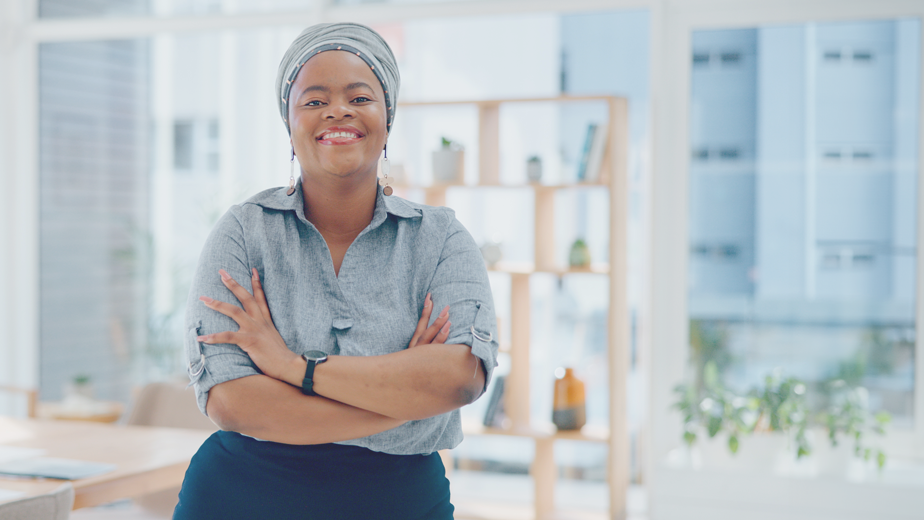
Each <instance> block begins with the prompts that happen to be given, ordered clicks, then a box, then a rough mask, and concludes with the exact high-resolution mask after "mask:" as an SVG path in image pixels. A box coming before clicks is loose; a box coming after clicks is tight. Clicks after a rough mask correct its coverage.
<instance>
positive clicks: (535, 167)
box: [526, 155, 542, 182]
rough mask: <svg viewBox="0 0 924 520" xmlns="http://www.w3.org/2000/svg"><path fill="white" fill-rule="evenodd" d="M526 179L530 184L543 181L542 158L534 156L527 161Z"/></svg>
mask: <svg viewBox="0 0 924 520" xmlns="http://www.w3.org/2000/svg"><path fill="white" fill-rule="evenodd" d="M526 179H527V180H528V181H529V182H539V181H540V180H542V158H541V157H539V156H538V155H532V156H530V157H529V159H526Z"/></svg>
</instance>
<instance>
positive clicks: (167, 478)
mask: <svg viewBox="0 0 924 520" xmlns="http://www.w3.org/2000/svg"><path fill="white" fill-rule="evenodd" d="M211 434H212V432H209V431H206V430H187V429H180V428H154V427H148V426H121V425H111V424H100V423H92V422H74V421H49V420H36V419H13V418H9V417H0V445H6V446H18V447H23V448H41V449H43V450H45V456H47V457H59V458H68V459H79V460H86V461H92V462H104V463H109V464H115V465H116V470H115V471H111V472H109V473H104V474H102V475H97V476H95V477H88V478H84V479H80V480H74V481H72V484H73V485H74V491H75V498H74V509H79V508H81V507H91V506H96V505H100V504H105V503H107V502H112V501H113V500H118V499H122V498H132V497H137V496H140V495H145V494H148V493H153V492H156V491H163V490H165V489H169V488H171V487H174V486H178V485H180V484H181V483H182V482H183V476H184V475H185V473H186V468H187V467H188V466H189V461H190V459H191V458H192V456H193V455H194V454H195V453H196V451H197V450H198V449H199V446H200V445H201V444H202V443H203V442H204V441H205V439H207V438H208V437H209V435H211ZM60 484H61V481H59V480H52V479H23V478H12V477H5V476H2V475H0V488H3V489H13V490H19V491H24V492H25V493H26V495H27V496H30V495H40V494H43V493H47V492H49V491H51V490H52V489H55V488H56V487H58V486H59V485H60Z"/></svg>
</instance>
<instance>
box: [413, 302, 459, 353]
mask: <svg viewBox="0 0 924 520" xmlns="http://www.w3.org/2000/svg"><path fill="white" fill-rule="evenodd" d="M432 312H433V300H432V299H430V293H427V297H426V299H424V307H423V311H422V312H421V313H420V320H418V321H417V328H416V329H415V330H414V336H413V337H412V338H411V342H410V343H409V344H408V346H407V348H414V347H416V346H419V345H429V344H431V343H445V342H446V339H447V338H449V327H450V326H451V325H452V324H451V323H450V322H449V306H448V305H447V306H446V307H444V308H443V310H442V311H440V314H439V316H437V317H436V321H434V322H433V325H430V326H429V327H427V323H430V314H431V313H432Z"/></svg>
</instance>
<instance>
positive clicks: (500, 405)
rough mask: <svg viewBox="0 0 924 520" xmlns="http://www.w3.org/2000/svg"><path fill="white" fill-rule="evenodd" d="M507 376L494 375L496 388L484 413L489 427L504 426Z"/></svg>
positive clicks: (485, 422)
mask: <svg viewBox="0 0 924 520" xmlns="http://www.w3.org/2000/svg"><path fill="white" fill-rule="evenodd" d="M506 379H507V378H506V376H494V385H493V386H494V389H493V390H492V391H491V397H490V398H489V399H488V408H487V410H485V413H484V425H485V426H487V427H489V428H503V424H504V418H505V417H506V416H507V414H506V413H505V412H504V382H505V381H506Z"/></svg>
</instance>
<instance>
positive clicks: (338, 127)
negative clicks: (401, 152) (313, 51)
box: [289, 51, 388, 178]
mask: <svg viewBox="0 0 924 520" xmlns="http://www.w3.org/2000/svg"><path fill="white" fill-rule="evenodd" d="M386 122H387V110H386V107H385V93H384V91H383V90H382V85H381V84H380V83H379V80H378V79H377V78H376V77H375V74H373V73H372V70H370V69H369V65H367V64H366V62H364V61H363V60H362V59H361V58H359V57H358V56H356V55H354V54H352V53H350V52H346V51H325V52H322V53H320V54H318V55H316V56H314V57H312V58H311V59H310V60H308V62H307V63H305V65H304V66H302V69H301V71H299V73H298V75H297V76H296V77H295V82H294V83H293V84H292V89H291V91H290V94H289V128H290V129H291V132H292V146H293V147H294V148H295V153H296V155H298V162H299V164H301V165H302V170H303V171H304V172H305V175H308V176H326V175H334V176H337V177H342V178H345V177H350V176H354V175H359V176H363V175H372V176H375V170H376V164H377V161H378V159H379V157H380V155H381V153H382V148H383V147H384V146H385V141H386V139H387V137H388V133H387V131H386V128H387V126H386Z"/></svg>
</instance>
